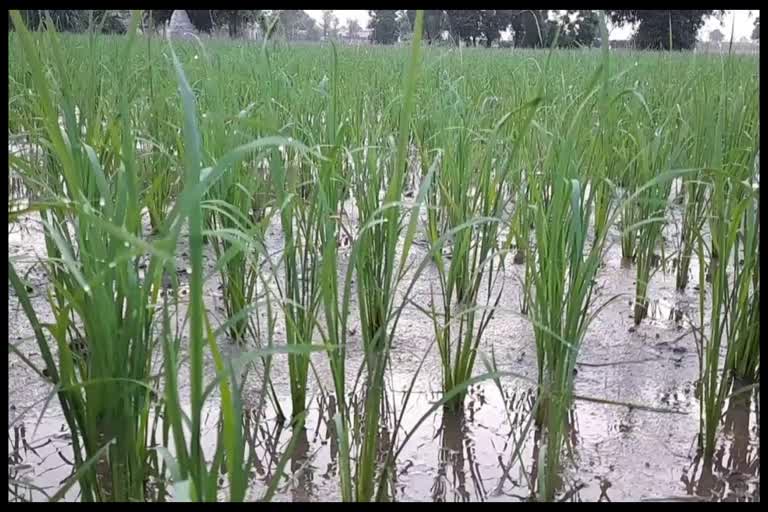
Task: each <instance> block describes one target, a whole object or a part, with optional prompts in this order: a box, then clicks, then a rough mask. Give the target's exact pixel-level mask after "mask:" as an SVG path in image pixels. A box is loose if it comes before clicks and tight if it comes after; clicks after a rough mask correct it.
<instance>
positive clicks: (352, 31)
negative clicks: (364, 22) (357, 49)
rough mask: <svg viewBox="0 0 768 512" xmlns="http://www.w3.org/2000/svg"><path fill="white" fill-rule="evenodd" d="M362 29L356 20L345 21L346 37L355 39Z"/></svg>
mask: <svg viewBox="0 0 768 512" xmlns="http://www.w3.org/2000/svg"><path fill="white" fill-rule="evenodd" d="M362 29H363V28H362V27H361V26H360V23H358V22H357V20H356V19H353V18H350V19H348V20H347V36H349V37H351V38H353V39H355V38H357V36H358V34H360V31H361V30H362Z"/></svg>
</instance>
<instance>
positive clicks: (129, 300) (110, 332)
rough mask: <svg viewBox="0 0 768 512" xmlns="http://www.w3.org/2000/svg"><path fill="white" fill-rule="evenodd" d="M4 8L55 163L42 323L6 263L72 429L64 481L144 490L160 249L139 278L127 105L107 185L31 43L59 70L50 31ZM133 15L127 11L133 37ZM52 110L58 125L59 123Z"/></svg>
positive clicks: (139, 495)
mask: <svg viewBox="0 0 768 512" xmlns="http://www.w3.org/2000/svg"><path fill="white" fill-rule="evenodd" d="M11 18H12V19H13V21H14V24H15V26H16V29H17V31H18V33H19V38H20V42H21V44H22V46H23V48H24V52H25V55H26V57H27V59H28V61H29V63H30V69H31V72H32V73H33V78H34V86H35V88H36V90H37V92H38V95H39V96H38V97H39V103H38V104H37V105H36V107H37V109H39V110H38V112H39V115H41V116H42V119H43V122H44V124H45V126H46V131H45V134H44V135H42V134H41V135H40V139H39V140H40V142H41V143H44V144H46V145H49V147H51V148H52V149H51V151H50V153H49V162H50V163H54V164H55V166H53V167H49V168H48V172H55V171H56V170H60V171H61V173H62V175H63V178H64V183H65V184H66V188H64V186H63V184H56V181H57V179H56V178H57V177H55V178H54V177H53V176H50V177H49V180H48V183H50V184H52V186H51V187H50V190H48V192H52V193H53V195H52V197H49V203H48V207H46V208H42V209H41V217H42V220H43V223H44V225H45V226H46V232H45V235H46V246H47V250H48V259H47V265H48V267H49V269H50V276H51V280H52V292H51V293H50V294H49V296H48V302H49V305H50V307H51V309H52V311H53V317H54V321H53V322H52V323H50V324H42V323H41V322H40V321H39V319H38V316H37V314H36V313H35V311H34V310H33V308H32V306H31V303H30V302H29V299H28V297H27V295H26V290H25V288H24V286H22V283H21V281H20V280H19V278H18V277H17V276H16V273H15V270H14V268H13V265H12V264H11V263H10V262H9V273H10V276H11V281H12V284H13V285H14V289H15V290H16V294H17V296H18V297H19V299H20V300H21V302H22V304H23V305H24V310H25V313H26V315H27V318H28V320H29V321H30V323H31V324H32V326H33V329H34V331H35V334H36V338H37V342H38V346H39V348H40V350H41V353H42V354H44V361H45V364H46V372H45V373H47V374H48V375H49V378H50V380H51V381H53V383H54V384H55V385H56V386H57V390H58V393H59V400H60V402H61V406H62V410H63V411H64V414H65V417H66V419H67V424H68V426H69V428H70V431H71V433H72V437H73V452H74V457H75V465H76V468H77V469H78V471H77V472H76V478H74V479H73V481H77V482H78V483H79V484H80V490H81V493H82V498H83V500H84V501H105V500H109V501H125V500H128V499H143V496H144V481H145V478H146V459H147V451H148V448H147V441H148V428H147V421H148V415H149V408H150V391H151V386H150V361H151V358H150V356H151V353H152V348H153V345H154V341H153V337H152V332H151V327H152V320H153V314H154V301H155V299H156V296H157V289H158V284H159V282H158V281H159V279H160V273H159V268H160V267H161V266H162V255H163V254H164V253H163V251H157V252H156V254H155V255H154V257H153V259H152V261H151V262H150V265H149V267H148V270H147V274H146V276H145V278H144V282H143V283H142V281H141V279H140V277H139V269H138V259H139V255H140V254H141V253H142V252H143V251H144V250H145V249H146V247H145V246H143V244H142V243H141V241H140V239H139V238H137V235H138V233H139V228H140V222H139V211H138V209H137V208H136V206H135V205H136V204H137V203H138V201H137V197H136V189H137V187H136V180H137V178H136V174H135V156H134V151H133V135H132V132H131V127H130V125H129V122H128V116H127V115H125V114H126V112H127V100H123V101H122V103H121V105H120V111H121V112H122V114H123V121H122V123H121V124H120V126H119V128H120V139H121V141H122V147H121V152H120V161H121V164H122V166H123V168H124V171H123V172H122V173H121V175H120V177H119V179H118V180H117V181H116V182H114V181H113V182H112V183H110V182H108V181H107V178H106V176H107V175H109V174H108V173H105V171H104V169H103V167H102V164H101V162H100V161H99V159H98V157H97V154H96V151H95V150H94V148H93V147H91V146H89V145H88V144H86V143H85V142H84V141H83V140H82V139H81V134H82V131H81V129H80V126H79V125H78V122H77V120H76V116H75V112H74V106H73V102H72V98H71V96H70V94H69V93H70V90H69V88H68V87H63V88H60V89H58V90H56V88H55V85H54V83H53V82H52V80H50V79H49V78H47V77H46V76H45V73H44V70H43V63H42V62H41V60H40V58H39V56H38V53H37V51H36V43H37V44H38V45H39V46H38V47H40V48H42V47H43V45H46V46H47V45H50V46H48V48H49V50H50V51H51V53H52V55H53V58H54V65H55V66H57V67H58V70H59V71H60V70H61V68H60V67H61V65H62V64H63V63H62V62H61V60H60V55H59V53H58V51H57V50H56V48H57V45H58V43H57V36H56V34H55V33H54V31H53V30H51V29H50V28H49V30H48V31H47V32H46V33H44V34H41V35H42V38H37V39H36V38H35V37H33V35H32V34H30V33H29V32H28V31H27V29H26V27H25V26H24V24H23V22H22V20H21V17H20V15H19V13H18V11H13V12H12V13H11ZM137 23H138V19H137V18H136V17H135V16H134V18H133V22H132V27H131V28H132V30H131V34H132V35H131V39H130V42H132V41H133V40H134V39H135V31H136V26H137ZM130 42H129V44H127V45H126V46H125V47H124V52H125V55H129V54H130V52H131V47H132V45H131V44H130ZM54 76H57V75H55V74H54ZM58 78H59V79H62V76H61V75H58ZM57 101H58V102H59V103H58V104H57V103H56V102H57ZM59 108H61V109H62V111H63V114H64V119H65V127H64V129H60V128H59V125H58V123H57V117H58V116H57V110H58V109H59ZM59 183H60V182H59ZM54 184H56V185H54ZM115 226H121V227H119V228H118V227H115ZM45 331H48V334H49V336H50V338H49V337H48V336H46V334H45ZM51 340H52V341H51ZM80 340H82V341H80ZM53 342H55V344H53ZM78 342H79V344H80V345H82V344H83V342H84V343H85V345H86V346H87V354H81V356H80V357H73V350H72V348H71V347H73V346H74V345H76V344H78ZM54 353H57V354H58V361H56V360H55V359H54V355H53V354H54ZM40 373H43V372H42V371H40ZM105 454H108V455H106V457H107V458H106V461H107V462H106V467H107V470H106V472H102V475H103V476H101V477H99V475H98V474H97V472H96V470H95V467H94V466H93V461H98V460H105V459H103V457H105Z"/></svg>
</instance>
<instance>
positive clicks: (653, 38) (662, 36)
mask: <svg viewBox="0 0 768 512" xmlns="http://www.w3.org/2000/svg"><path fill="white" fill-rule="evenodd" d="M609 12H610V16H611V21H612V22H613V23H614V24H616V25H624V24H627V23H631V24H635V23H636V24H638V27H637V33H636V34H635V36H634V38H633V42H634V43H635V45H636V46H637V47H638V48H642V49H656V50H659V49H664V50H669V49H670V37H671V42H672V48H674V49H676V50H690V49H692V48H693V47H694V46H695V45H696V33H697V32H698V31H699V29H700V28H701V27H702V25H703V24H704V19H705V18H706V17H708V16H712V15H714V14H716V13H719V14H722V13H723V12H724V11H715V10H702V9H699V10H637V9H629V10H612V11H609Z"/></svg>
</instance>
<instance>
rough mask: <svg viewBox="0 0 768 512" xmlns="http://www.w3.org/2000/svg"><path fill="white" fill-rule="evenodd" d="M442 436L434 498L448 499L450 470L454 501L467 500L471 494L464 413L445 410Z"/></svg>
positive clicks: (441, 429) (436, 499)
mask: <svg viewBox="0 0 768 512" xmlns="http://www.w3.org/2000/svg"><path fill="white" fill-rule="evenodd" d="M438 435H439V436H440V438H441V441H440V451H439V456H438V467H437V476H436V477H435V482H434V484H433V485H432V500H433V501H436V502H445V501H448V470H449V469H450V472H451V475H452V487H451V488H452V489H453V490H454V496H453V501H455V502H467V501H469V498H470V495H469V492H467V487H466V475H465V473H464V440H465V437H466V424H465V419H464V414H463V413H458V414H454V413H451V412H449V411H447V410H445V411H443V421H442V424H441V426H440V431H439V434H438Z"/></svg>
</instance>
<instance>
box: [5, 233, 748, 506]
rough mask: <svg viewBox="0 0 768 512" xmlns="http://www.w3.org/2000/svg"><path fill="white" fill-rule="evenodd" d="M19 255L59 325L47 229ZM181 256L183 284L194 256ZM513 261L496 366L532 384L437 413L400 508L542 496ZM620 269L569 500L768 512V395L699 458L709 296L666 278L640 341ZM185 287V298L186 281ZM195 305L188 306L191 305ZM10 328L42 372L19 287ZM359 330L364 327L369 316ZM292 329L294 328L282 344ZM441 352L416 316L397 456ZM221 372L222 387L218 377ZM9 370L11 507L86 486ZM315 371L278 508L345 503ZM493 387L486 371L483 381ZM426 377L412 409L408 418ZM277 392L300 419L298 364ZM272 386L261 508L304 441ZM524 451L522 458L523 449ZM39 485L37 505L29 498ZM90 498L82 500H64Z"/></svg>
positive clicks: (209, 420) (253, 420) (259, 474)
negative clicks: (766, 468)
mask: <svg viewBox="0 0 768 512" xmlns="http://www.w3.org/2000/svg"><path fill="white" fill-rule="evenodd" d="M270 232H271V235H272V236H273V238H274V240H273V242H274V243H275V244H279V237H280V235H279V225H278V224H275V225H273V227H272V228H270ZM669 238H671V237H669ZM8 240H9V247H10V257H11V258H14V260H15V264H16V265H17V269H18V271H19V274H20V275H24V274H26V279H27V282H28V283H29V284H30V286H31V288H32V294H31V295H32V298H33V301H34V305H35V307H36V309H37V310H38V312H43V314H41V316H43V317H44V318H45V311H47V309H46V308H47V306H46V305H45V304H46V302H45V288H46V286H47V279H46V277H45V274H44V271H43V267H42V265H40V264H36V263H35V260H36V258H38V257H43V256H44V254H45V252H44V251H45V249H44V242H43V236H42V231H41V227H40V225H39V223H38V222H37V221H36V220H33V219H31V218H25V219H23V220H22V221H21V222H19V223H17V224H14V225H9V238H8ZM414 251H415V252H417V253H419V251H421V254H417V257H423V255H424V254H426V249H425V248H423V247H422V248H419V247H415V249H414ZM177 254H178V255H179V257H180V260H181V261H180V263H179V268H181V269H183V268H185V267H184V262H183V259H184V255H185V252H184V248H183V247H180V248H179V250H178V252H177ZM509 259H510V261H509V265H508V266H507V268H506V275H505V284H504V286H505V288H504V293H503V296H502V300H501V303H500V305H499V309H498V311H497V312H496V315H495V317H494V319H493V320H492V322H491V323H490V325H489V328H488V330H487V331H486V335H485V337H484V340H483V342H482V343H481V346H480V350H481V351H482V352H485V353H490V351H491V349H493V352H494V354H495V357H496V361H497V364H498V367H499V369H500V370H502V371H505V372H511V373H514V374H515V375H518V377H505V378H502V379H501V389H499V388H498V387H497V386H496V385H495V384H494V383H493V382H482V383H479V384H477V385H475V386H472V387H471V388H470V390H469V394H468V396H467V399H466V401H465V407H464V411H463V414H458V415H446V414H444V413H443V411H442V408H437V410H436V411H434V412H433V413H432V414H429V415H427V416H426V418H425V419H424V420H423V422H422V423H421V424H420V425H419V426H418V428H416V430H415V433H414V434H413V436H412V437H411V438H410V440H409V441H408V443H407V444H406V445H405V447H404V448H403V449H402V451H401V453H400V456H399V457H398V459H397V472H396V481H395V483H394V489H395V496H394V499H396V500H398V501H459V502H462V501H510V500H512V501H524V500H529V499H531V496H532V495H533V492H534V489H535V487H534V486H535V480H536V478H535V474H532V473H533V472H534V471H533V470H534V468H535V461H536V460H537V457H536V453H537V451H538V436H537V435H536V433H535V432H534V429H533V427H532V424H531V422H530V421H529V420H530V411H531V408H532V406H533V403H534V399H535V391H534V387H535V379H536V354H535V345H534V339H533V331H532V327H531V325H530V322H529V320H528V319H527V318H526V317H525V316H524V315H521V314H520V300H521V298H520V294H521V286H520V282H519V280H520V278H521V276H522V272H523V266H521V265H513V264H512V258H511V257H510V258H509ZM210 260H212V256H211V257H210V258H209V261H210ZM604 261H605V264H604V266H603V268H602V269H601V271H600V273H599V276H598V289H599V292H598V294H599V295H598V297H597V299H596V303H598V304H600V303H601V302H603V301H605V300H608V299H609V298H611V297H614V296H616V295H620V297H619V298H617V299H616V300H613V301H612V302H611V303H610V304H609V305H608V306H607V307H606V308H605V309H604V310H603V311H602V312H601V313H600V314H599V316H598V317H597V319H596V320H595V321H594V323H593V324H592V325H591V327H590V328H589V330H588V333H587V335H586V338H585V340H584V343H583V346H582V348H581V352H580V355H579V359H578V364H577V371H578V373H577V375H576V378H575V393H576V394H577V395H578V397H579V398H578V399H577V400H576V402H575V407H574V410H573V412H572V415H571V421H570V432H569V437H570V441H571V453H570V454H569V456H568V457H566V458H565V459H564V460H566V468H565V471H564V474H563V486H562V489H561V491H560V493H559V496H560V499H561V500H563V501H635V500H667V499H675V500H683V501H688V500H693V501H699V500H701V501H709V500H715V501H759V499H760V489H759V467H760V459H759V406H758V402H759V400H758V399H757V397H759V395H757V392H755V393H754V394H753V393H745V394H742V395H740V396H739V397H737V398H734V399H733V400H731V403H730V404H729V407H728V410H727V413H726V416H725V423H724V428H723V430H722V435H721V437H720V439H719V444H718V450H717V452H716V456H715V460H714V461H713V463H712V464H711V465H705V464H703V463H702V461H701V460H700V459H699V458H698V457H697V455H696V453H697V450H696V437H697V432H698V426H699V423H698V408H699V402H698V399H697V398H696V380H697V378H698V359H697V351H696V346H695V343H694V338H693V336H692V335H691V333H690V326H689V324H688V321H687V319H688V318H690V317H693V318H697V315H698V312H697V308H698V300H697V298H696V297H695V295H694V293H693V292H691V293H690V295H682V294H679V293H677V292H676V291H675V288H674V284H675V283H674V273H673V272H670V271H667V273H666V274H665V273H663V272H662V271H659V272H658V273H657V274H656V275H655V276H654V277H653V279H652V283H651V287H650V290H649V296H650V297H651V306H650V308H649V318H648V319H646V320H645V321H644V322H643V323H642V324H641V325H640V326H639V327H637V329H635V328H634V325H633V320H632V317H631V315H632V312H633V307H632V297H633V294H634V279H635V271H634V268H627V267H626V266H623V265H622V262H621V258H620V247H619V244H618V240H616V241H615V243H614V244H613V246H612V248H611V249H610V251H609V253H608V255H607V257H606V258H605V260H604ZM342 264H343V262H342ZM211 268H212V264H210V263H209V269H211ZM691 270H692V276H693V279H692V281H691V283H690V284H689V290H691V289H694V288H695V287H696V286H698V283H697V278H696V276H697V275H698V269H697V268H695V265H694V268H692V269H691ZM433 279H436V273H433V274H430V273H429V272H428V273H426V274H425V275H422V276H421V278H420V279H419V281H418V283H417V284H416V287H415V288H414V292H413V299H414V301H416V302H417V303H422V304H424V305H426V304H427V303H428V301H429V297H430V281H431V280H433ZM180 280H181V283H182V287H183V286H184V281H185V278H184V274H183V272H182V273H181V275H180ZM206 290H207V296H208V308H209V310H210V311H211V312H212V313H213V316H214V317H216V316H217V315H218V317H219V321H221V317H222V316H223V313H222V312H221V300H220V297H219V296H218V294H219V293H220V292H219V291H218V277H216V276H215V275H214V276H213V277H212V278H211V280H210V282H209V283H208V284H207V285H206ZM181 296H182V300H183V292H182V293H181ZM182 307H183V305H182ZM8 315H9V343H11V344H13V345H15V346H16V347H18V349H19V350H20V351H21V352H22V353H23V354H24V355H25V356H26V357H28V358H29V359H30V360H31V361H33V362H34V363H40V361H41V358H40V354H39V353H37V346H36V344H35V342H34V339H33V337H32V335H31V331H30V328H29V324H28V322H27V320H26V318H25V316H24V314H23V312H22V311H21V310H20V307H19V304H18V301H17V300H16V298H15V296H14V295H13V293H12V291H11V290H10V287H9V309H8ZM352 318H353V319H354V321H355V322H357V317H356V315H354V314H353V315H352ZM280 329H281V327H280V326H279V325H278V328H277V331H276V336H277V337H278V339H280V335H281V330H280ZM347 329H348V332H349V335H350V337H349V343H350V346H349V347H348V355H347V357H348V359H347V371H348V375H347V379H348V383H349V386H350V389H351V386H352V384H353V383H354V380H355V377H356V372H357V371H358V368H359V367H360V364H361V362H362V357H363V353H362V349H361V343H362V341H361V339H360V337H359V335H357V331H358V329H357V325H356V323H353V324H352V325H348V326H347ZM433 339H434V334H433V330H432V325H431V323H430V321H429V320H428V319H427V318H426V317H425V316H424V315H423V314H422V313H421V312H420V311H418V309H416V308H407V309H406V310H405V312H404V314H403V316H402V318H401V320H400V323H399V325H398V330H397V335H396V337H395V342H394V347H393V351H392V361H391V371H390V376H389V377H388V389H387V393H386V402H387V403H386V407H387V411H388V412H389V414H388V415H387V416H388V422H387V425H386V426H382V429H383V434H384V436H385V439H390V440H392V438H394V439H395V443H397V446H399V443H401V442H402V441H403V439H404V438H405V435H406V433H407V432H409V431H411V430H412V429H414V428H415V427H416V425H417V424H418V423H419V421H420V420H421V419H422V418H423V416H425V413H427V412H428V411H429V410H430V407H432V404H434V403H435V402H436V401H437V400H439V399H440V396H441V393H440V387H441V373H440V362H439V357H438V354H437V349H436V347H435V346H434V345H433ZM221 343H224V344H227V342H225V341H224V342H221ZM221 348H222V350H223V351H224V352H225V353H228V354H230V355H236V354H237V352H238V351H241V350H247V349H239V348H237V347H235V346H232V345H229V344H227V346H222V347H221ZM425 355H426V358H425ZM422 360H423V366H422V367H421V369H420V371H418V373H417V370H418V369H419V366H420V365H422ZM206 364H207V368H208V371H209V373H210V374H213V370H212V368H213V364H212V362H211V361H207V363H206ZM8 365H9V366H8V369H9V430H8V447H9V464H8V467H9V500H21V499H24V500H30V499H31V500H36V501H37V500H44V499H46V495H48V496H51V495H53V494H55V493H56V491H57V490H58V489H59V488H60V487H61V485H62V483H63V482H64V481H65V480H66V478H67V477H68V476H70V475H71V473H72V455H71V440H70V437H69V433H68V432H67V429H66V426H65V421H64V418H63V416H62V414H61V411H60V409H59V406H58V401H57V399H56V397H55V396H54V397H53V398H52V399H50V400H48V398H49V397H50V392H51V386H50V385H49V384H48V383H46V382H44V381H43V380H42V379H41V378H40V377H39V376H38V375H36V374H35V373H34V372H33V371H32V370H31V369H29V367H28V366H27V365H25V363H24V362H22V361H21V360H20V359H19V358H18V356H16V355H14V354H12V353H11V354H9V360H8ZM312 366H313V375H312V376H311V377H310V393H309V396H310V397H311V398H310V400H309V402H310V406H309V414H308V416H307V419H306V422H305V430H304V431H303V432H302V433H301V434H300V435H299V437H298V441H297V443H296V445H295V448H294V450H293V453H292V454H291V456H290V460H289V463H288V464H287V466H286V470H285V475H284V476H283V477H282V478H281V479H280V482H279V486H278V490H277V493H276V496H275V498H274V499H276V500H278V501H291V500H293V501H329V500H338V499H339V498H340V492H339V488H338V477H337V467H336V466H337V462H338V461H337V453H338V447H337V446H336V438H335V435H334V432H333V428H334V427H333V425H334V424H333V421H331V420H330V418H332V417H333V415H334V414H335V412H336V404H335V401H334V398H333V396H332V394H329V393H327V392H326V391H327V390H330V389H332V380H331V373H330V370H329V367H328V362H327V359H326V358H325V356H324V355H322V354H315V355H313V365H312ZM185 371H186V368H182V372H181V375H180V376H179V382H180V383H181V385H183V384H184V382H185V377H184V372H185ZM484 371H485V370H484V368H483V365H482V363H481V362H480V361H478V364H476V367H475V373H476V374H481V373H484ZM414 376H415V382H414V385H413V390H412V393H411V394H410V397H409V400H408V402H407V403H406V404H404V400H405V397H406V392H407V390H408V388H409V386H410V385H411V382H412V379H414ZM270 378H271V381H272V383H273V385H274V388H275V391H276V394H277V396H278V398H279V400H280V403H281V404H282V407H283V408H284V409H289V408H290V391H289V383H288V371H287V363H286V361H285V358H282V359H281V357H280V356H275V358H274V359H273V363H272V370H271V373H270ZM261 384H262V380H261V378H260V376H259V371H258V368H257V370H256V371H254V372H252V373H251V374H249V376H248V378H247V380H246V385H245V386H244V397H243V398H244V401H245V403H246V405H247V406H248V407H247V409H246V418H245V421H246V425H247V429H246V431H247V445H248V447H247V451H248V457H249V458H250V460H251V461H252V465H251V467H252V473H251V476H250V478H251V479H250V492H249V496H248V498H249V499H253V500H256V499H260V498H261V496H262V495H263V493H264V491H265V489H266V486H267V484H268V482H269V481H271V479H272V478H273V476H274V474H275V472H276V466H277V464H278V461H279V459H280V456H281V455H282V454H283V453H285V451H286V450H287V447H288V443H289V441H290V439H291V435H292V432H291V427H290V426H289V425H288V424H287V422H285V423H283V422H281V421H280V418H279V415H278V414H277V412H276V408H275V407H274V405H273V404H271V403H270V402H269V401H265V402H263V405H264V407H263V410H261V411H258V410H257V408H258V405H259V403H260V400H259V396H260V389H261ZM187 392H188V390H187ZM753 395H756V396H753ZM353 403H354V401H353ZM41 411H42V412H44V414H43V415H42V416H41ZM208 412H209V414H208V415H207V416H206V423H205V431H204V434H205V440H206V442H207V444H208V447H209V448H210V447H212V446H213V444H215V442H216V435H217V425H216V422H217V420H218V411H217V404H216V401H215V400H212V401H210V403H209V408H208ZM401 414H402V423H401V428H400V430H399V431H398V432H397V433H393V432H392V430H393V428H394V423H395V422H394V420H393V418H395V417H397V416H399V415H401ZM521 438H522V439H523V441H522V444H520V439H521ZM519 444H520V446H521V449H520V451H519V453H518V452H515V447H516V446H517V445H519ZM225 480H226V479H224V478H223V477H222V479H221V482H220V483H221V486H222V487H221V492H222V496H221V497H222V498H225V497H226V487H225V485H226V484H225ZM14 482H16V483H18V482H25V483H26V484H27V485H25V486H21V485H15V484H14ZM29 485H31V486H34V487H35V488H36V490H30V489H29V488H27V487H28V486H29ZM77 496H78V494H77V488H76V486H75V487H73V488H72V489H70V490H69V492H68V493H67V494H66V495H65V497H64V499H66V500H74V499H77ZM169 499H171V498H169Z"/></svg>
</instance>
